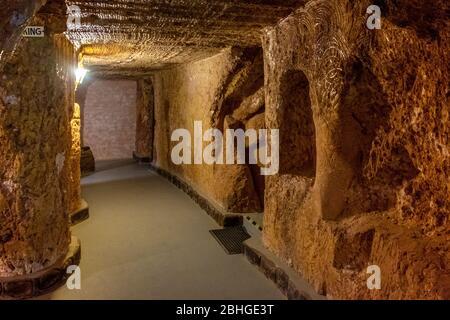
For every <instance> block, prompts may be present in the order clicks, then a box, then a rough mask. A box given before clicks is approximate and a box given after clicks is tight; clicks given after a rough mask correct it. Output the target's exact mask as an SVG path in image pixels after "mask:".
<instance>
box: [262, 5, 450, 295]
mask: <svg viewBox="0 0 450 320" xmlns="http://www.w3.org/2000/svg"><path fill="white" fill-rule="evenodd" d="M400 2H401V3H399V1H382V3H381V2H380V3H379V4H380V6H381V8H382V14H383V17H384V18H383V20H382V29H381V30H373V31H371V30H369V29H368V28H366V20H367V17H368V15H367V14H366V9H367V7H368V6H369V5H371V4H372V3H370V1H346V0H331V1H324V0H314V1H309V2H308V3H307V4H306V5H305V7H302V8H300V9H298V10H297V11H295V13H293V14H292V15H290V16H289V17H288V18H286V19H284V20H283V21H281V22H280V23H279V24H278V25H277V26H276V27H273V28H267V29H266V34H265V36H264V39H263V47H264V54H265V71H266V73H265V79H266V80H265V84H266V104H267V106H266V125H267V126H268V127H271V128H278V127H279V128H280V130H281V138H282V144H281V146H280V148H281V150H280V152H281V155H280V157H281V162H282V171H281V172H280V174H279V175H277V176H273V177H268V178H267V179H266V198H265V202H266V208H265V221H264V240H265V243H266V245H267V246H268V247H269V248H270V249H271V250H272V251H274V252H275V253H277V254H278V255H280V256H282V257H283V258H284V259H285V260H286V261H288V262H289V263H291V264H292V265H293V267H294V268H296V269H297V270H298V271H299V272H300V273H301V274H302V275H303V276H305V277H306V278H307V279H308V280H309V281H310V282H311V283H312V284H314V286H315V287H316V289H317V290H318V291H319V292H321V293H323V294H327V295H328V296H330V297H333V298H345V299H354V298H365V299H366V298H391V299H399V298H400V299H405V298H409V299H411V298H428V299H432V298H447V299H448V298H449V297H450V296H449V294H450V277H449V276H450V256H449V255H450V253H449V252H450V250H449V248H450V247H449V239H450V233H449V230H450V228H449V206H448V199H449V185H448V180H449V169H450V167H448V161H449V154H448V152H447V149H448V148H449V141H448V137H447V136H448V128H449V125H450V123H449V121H448V112H449V106H450V103H449V102H450V101H449V91H448V90H449V89H448V83H449V76H450V73H449V71H450V70H449V66H450V63H449V60H448V52H449V43H450V42H449V39H450V38H449V36H450V33H449V32H450V25H449V21H448V19H447V20H446V19H443V18H442V14H443V13H444V14H445V12H448V4H446V3H445V2H443V1H436V2H433V4H431V3H421V2H420V1H400ZM427 17H428V18H430V17H434V18H435V19H434V20H429V19H428V18H427ZM288 92H291V93H293V92H295V93H296V95H297V96H296V97H292V96H290V95H289V94H287V93H288ZM283 141H284V142H283ZM368 265H378V266H380V268H381V271H382V289H381V290H374V291H370V290H368V288H367V285H366V280H367V278H368V275H367V274H366V270H367V266H368Z"/></svg>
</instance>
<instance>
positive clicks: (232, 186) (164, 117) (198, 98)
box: [154, 48, 264, 212]
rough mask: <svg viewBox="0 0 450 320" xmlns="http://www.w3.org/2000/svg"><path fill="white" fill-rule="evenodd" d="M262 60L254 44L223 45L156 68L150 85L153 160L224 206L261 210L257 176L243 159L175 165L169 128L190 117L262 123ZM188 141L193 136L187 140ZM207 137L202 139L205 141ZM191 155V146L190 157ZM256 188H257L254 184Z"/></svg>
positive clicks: (234, 124) (210, 123) (188, 125)
mask: <svg viewBox="0 0 450 320" xmlns="http://www.w3.org/2000/svg"><path fill="white" fill-rule="evenodd" d="M262 87H263V63H262V54H261V51H260V50H259V49H257V48H256V49H255V48H251V49H246V50H242V49H239V50H238V49H228V50H225V51H224V52H223V53H221V54H219V55H216V56H214V57H211V58H208V59H205V60H201V61H198V62H193V63H188V64H184V65H181V66H179V67H175V68H171V69H168V70H164V71H160V72H157V73H156V74H155V75H154V91H155V138H154V139H155V142H154V162H155V164H156V166H158V167H160V168H162V169H165V170H167V171H169V172H171V173H172V174H175V175H177V176H178V177H180V178H182V179H183V180H185V181H186V182H188V183H189V184H191V185H192V186H193V187H194V188H195V189H196V190H197V192H199V193H200V194H202V195H203V196H204V197H206V198H209V200H211V201H212V202H213V203H215V204H216V205H217V206H218V207H221V208H223V209H224V210H226V211H228V212H254V211H261V210H262V201H263V196H262V194H263V188H264V186H263V182H261V181H260V180H257V179H260V178H258V177H257V178H254V177H253V173H252V168H251V167H249V166H246V165H231V166H226V165H206V164H203V165H194V164H192V165H175V164H174V163H173V162H172V161H171V151H172V148H173V147H174V146H175V145H176V144H178V142H171V135H172V132H173V131H174V130H175V129H188V130H189V131H190V133H191V136H192V139H194V130H193V129H194V121H202V123H203V132H205V131H206V130H207V129H209V128H217V129H220V130H223V129H225V128H235V129H237V128H243V129H245V128H246V126H253V127H254V128H258V127H263V126H264V120H263V118H264V116H263V113H264V99H263V89H262ZM192 141H193V140H192ZM207 144H208V143H204V145H203V146H206V145H207ZM193 156H194V152H193V146H192V157H193ZM261 185H262V188H261V190H262V191H261V192H260V193H258V190H260V189H258V187H260V186H261Z"/></svg>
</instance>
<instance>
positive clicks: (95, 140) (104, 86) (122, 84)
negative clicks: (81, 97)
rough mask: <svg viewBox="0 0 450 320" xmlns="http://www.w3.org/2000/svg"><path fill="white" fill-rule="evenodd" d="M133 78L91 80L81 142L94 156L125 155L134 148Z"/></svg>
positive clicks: (116, 156)
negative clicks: (89, 148) (131, 79)
mask: <svg viewBox="0 0 450 320" xmlns="http://www.w3.org/2000/svg"><path fill="white" fill-rule="evenodd" d="M136 90H137V88H136V82H135V81H130V80H95V81H94V82H93V83H92V84H91V85H90V86H89V89H88V92H87V96H86V104H85V108H84V111H83V112H84V121H83V127H82V130H83V143H84V145H85V146H90V147H91V149H92V152H93V153H94V157H95V159H96V160H97V161H98V160H116V159H129V158H131V157H132V155H133V151H134V149H135V136H136Z"/></svg>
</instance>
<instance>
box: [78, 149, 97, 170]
mask: <svg viewBox="0 0 450 320" xmlns="http://www.w3.org/2000/svg"><path fill="white" fill-rule="evenodd" d="M80 168H81V176H83V177H84V176H87V175H90V174H92V173H94V172H95V158H94V154H93V153H92V150H91V148H90V147H88V146H86V147H83V148H81V158H80Z"/></svg>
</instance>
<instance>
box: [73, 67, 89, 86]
mask: <svg viewBox="0 0 450 320" xmlns="http://www.w3.org/2000/svg"><path fill="white" fill-rule="evenodd" d="M87 73H88V70H86V69H84V68H83V67H80V68H77V70H75V76H76V79H77V83H82V82H83V79H84V77H85V76H86V74H87Z"/></svg>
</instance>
